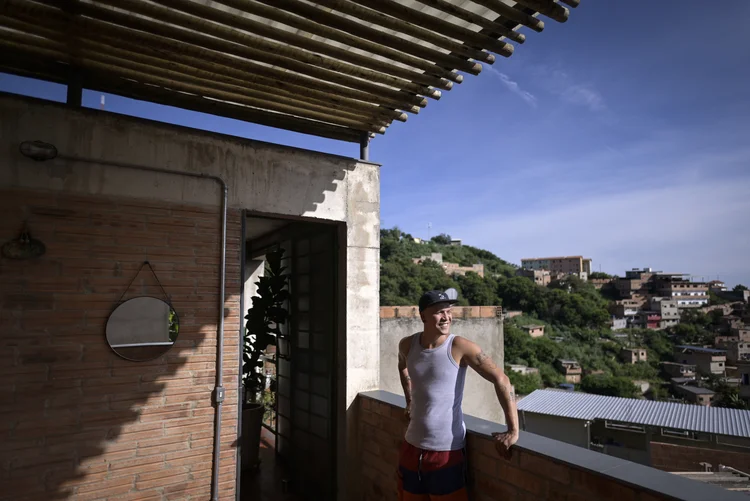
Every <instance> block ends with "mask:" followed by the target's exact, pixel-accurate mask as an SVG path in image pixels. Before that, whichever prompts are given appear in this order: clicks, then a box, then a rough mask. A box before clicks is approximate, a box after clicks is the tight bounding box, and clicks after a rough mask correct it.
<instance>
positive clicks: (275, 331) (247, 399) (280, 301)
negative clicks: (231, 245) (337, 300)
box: [241, 249, 289, 469]
mask: <svg viewBox="0 0 750 501" xmlns="http://www.w3.org/2000/svg"><path fill="white" fill-rule="evenodd" d="M283 255H284V249H278V250H274V251H272V252H270V253H268V254H267V255H266V268H265V273H264V276H262V277H260V279H259V280H258V282H256V283H255V285H257V287H258V290H257V293H256V296H254V297H253V305H252V307H251V308H250V309H249V310H248V312H247V316H245V319H246V320H247V326H246V329H245V339H244V344H243V346H244V348H243V354H242V358H243V364H242V387H243V390H244V396H243V399H242V403H243V405H242V437H243V439H242V450H241V454H242V456H241V458H242V465H243V469H250V468H256V467H257V466H258V465H259V464H260V457H259V447H260V431H261V427H262V423H263V415H264V413H265V410H266V409H265V405H264V402H268V401H269V398H268V397H269V395H267V392H268V391H273V388H271V389H267V388H266V375H265V372H264V371H263V360H262V359H261V354H262V352H263V351H265V350H266V348H268V346H269V345H272V344H275V342H276V337H277V336H278V335H280V334H281V326H282V325H283V324H285V323H286V322H287V320H288V319H289V311H288V310H287V309H286V308H285V307H284V303H285V302H286V301H287V300H288V299H289V290H288V287H287V285H288V280H289V275H288V274H287V273H285V271H286V267H284V266H282V265H281V260H282V258H283Z"/></svg>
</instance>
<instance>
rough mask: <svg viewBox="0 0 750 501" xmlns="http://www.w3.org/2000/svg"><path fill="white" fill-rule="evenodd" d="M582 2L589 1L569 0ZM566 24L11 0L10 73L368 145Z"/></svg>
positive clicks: (329, 3) (469, 10)
mask: <svg viewBox="0 0 750 501" xmlns="http://www.w3.org/2000/svg"><path fill="white" fill-rule="evenodd" d="M561 1H562V3H564V4H566V5H568V6H570V7H576V6H577V5H578V3H579V0H561ZM540 15H541V16H544V17H547V18H549V19H552V20H554V21H557V22H565V21H566V20H567V18H568V9H567V8H566V7H565V6H563V5H561V4H560V3H557V2H556V1H555V0H517V1H513V0H317V1H306V0H213V1H211V0H148V1H146V0H2V1H0V30H1V31H0V71H4V72H7V73H14V74H18V75H23V76H30V77H34V78H40V79H44V80H49V81H53V82H59V83H64V84H67V85H68V89H69V92H68V100H69V102H70V103H71V104H74V105H75V104H78V105H80V99H81V98H80V93H81V89H82V88H87V89H92V90H96V91H100V92H107V93H113V94H118V95H122V96H126V97H132V98H135V99H140V100H145V101H150V102H155V103H160V104H166V105H171V106H176V107H180V108H185V109H190V110H196V111H201V112H206V113H210V114H213V115H219V116H225V117H231V118H235V119H240V120H244V121H248V122H254V123H258V124H263V125H268V126H272V127H278V128H282V129H287V130H293V131H297V132H302V133H307V134H314V135H318V136H323V137H328V138H333V139H339V140H344V141H352V142H362V141H363V138H364V140H365V141H366V140H367V138H368V137H372V135H373V134H383V133H384V132H385V131H386V129H387V127H388V126H389V125H390V124H391V122H392V121H393V120H399V121H406V119H407V116H408V114H409V113H412V114H416V113H419V110H420V109H421V108H423V107H424V106H426V105H427V101H428V100H429V99H440V96H441V93H442V91H448V90H451V89H452V88H453V86H454V85H455V84H460V83H461V82H462V81H463V78H464V75H463V73H467V74H470V75H477V74H479V73H480V71H481V70H482V63H486V64H493V63H494V62H495V58H496V55H499V56H502V57H509V56H510V55H511V54H513V51H514V45H513V44H512V43H516V44H523V43H524V41H525V39H526V36H525V35H524V34H522V33H519V32H518V31H516V30H518V29H519V28H520V27H522V26H525V27H528V28H529V29H530V30H531V31H534V32H541V31H542V30H543V29H544V21H543V20H542V19H540Z"/></svg>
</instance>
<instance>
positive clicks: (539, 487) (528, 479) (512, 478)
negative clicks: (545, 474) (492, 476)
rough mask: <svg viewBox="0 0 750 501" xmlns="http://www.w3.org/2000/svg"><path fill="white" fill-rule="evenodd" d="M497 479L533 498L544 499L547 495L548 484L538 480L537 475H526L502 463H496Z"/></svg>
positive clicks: (526, 473) (541, 479)
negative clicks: (533, 496) (531, 495)
mask: <svg viewBox="0 0 750 501" xmlns="http://www.w3.org/2000/svg"><path fill="white" fill-rule="evenodd" d="M498 477H499V478H501V479H503V481H505V482H508V483H509V484H512V485H513V486H515V487H517V488H518V489H519V490H522V491H525V492H528V493H530V494H533V495H535V496H538V497H544V496H546V494H547V485H548V482H547V481H546V480H544V479H543V478H540V477H539V476H538V474H532V473H528V472H526V471H524V470H521V469H519V468H515V467H513V466H510V465H509V464H507V463H506V462H504V461H498Z"/></svg>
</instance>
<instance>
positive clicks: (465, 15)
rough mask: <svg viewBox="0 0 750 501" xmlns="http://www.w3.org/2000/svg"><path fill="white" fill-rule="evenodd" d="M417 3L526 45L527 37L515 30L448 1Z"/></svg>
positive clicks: (434, 0)
mask: <svg viewBox="0 0 750 501" xmlns="http://www.w3.org/2000/svg"><path fill="white" fill-rule="evenodd" d="M417 1H418V2H420V3H423V4H425V5H429V6H430V7H432V8H433V9H437V10H440V11H443V12H445V13H447V14H450V15H451V16H453V17H457V18H458V19H462V20H464V21H468V22H470V23H472V24H475V25H477V26H479V27H482V28H485V29H487V30H490V31H493V32H496V33H499V34H500V35H502V36H504V37H506V38H508V39H509V40H513V41H514V42H518V43H524V42H525V41H526V35H523V34H521V33H518V32H516V31H513V30H509V29H508V28H506V27H505V26H503V25H502V24H500V23H498V22H496V21H492V20H491V19H487V18H486V17H482V16H480V15H479V14H475V13H473V12H471V11H469V10H466V9H463V8H461V7H458V6H457V5H455V4H453V3H451V2H448V1H446V0H417Z"/></svg>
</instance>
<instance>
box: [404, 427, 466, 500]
mask: <svg viewBox="0 0 750 501" xmlns="http://www.w3.org/2000/svg"><path fill="white" fill-rule="evenodd" d="M398 463H399V464H398V499H399V501H428V500H440V501H468V499H469V494H468V491H467V490H466V451H465V450H464V449H459V450H455V451H425V450H422V449H418V448H416V447H414V446H413V445H411V444H410V443H408V442H406V441H404V443H403V444H401V453H400V455H399V461H398Z"/></svg>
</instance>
